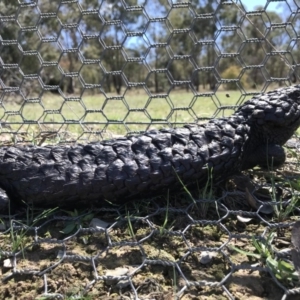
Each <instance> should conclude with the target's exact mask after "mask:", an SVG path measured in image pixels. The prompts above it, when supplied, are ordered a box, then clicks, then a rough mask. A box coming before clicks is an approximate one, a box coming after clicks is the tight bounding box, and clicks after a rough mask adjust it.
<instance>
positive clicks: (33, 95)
mask: <svg viewBox="0 0 300 300" xmlns="http://www.w3.org/2000/svg"><path fill="white" fill-rule="evenodd" d="M248 6H249V7H250V9H249V8H248ZM299 30H300V7H299V4H297V2H296V1H293V0H285V1H278V0H276V1H275V0H274V1H262V2H261V6H257V7H252V4H251V1H238V0H232V1H208V0H207V1H193V0H192V1H171V0H169V1H168V0H151V1H150V0H148V1H147V0H144V1H142V0H141V1H139V0H137V1H134V0H133V1H131V0H129V1H125V0H122V1H113V0H107V1H100V0H90V1H87V0H54V1H46V0H41V1H30V0H28V1H26V0H24V1H16V0H2V2H0V37H1V41H0V63H1V65H0V85H1V88H0V97H1V98H0V99H1V100H0V125H1V132H2V134H1V136H0V137H1V142H2V144H10V143H25V142H30V143H35V144H39V145H44V144H49V143H58V142H64V143H65V142H74V141H80V142H88V141H94V140H100V139H103V138H109V137H113V136H118V135H120V134H121V135H123V134H126V133H134V132H140V131H145V130H147V129H149V128H157V127H166V126H180V124H186V123H191V122H201V121H202V120H206V119H209V118H211V117H217V116H227V115H229V114H231V113H232V112H233V111H234V109H235V108H236V107H237V106H238V105H240V104H241V103H243V102H244V101H245V100H246V99H248V98H250V97H251V96H252V95H255V94H257V93H259V92H261V91H266V90H267V89H271V88H274V87H277V86H280V85H290V84H291V83H293V82H296V81H297V80H298V79H299V72H298V68H299V64H300V56H299V55H300V52H299V45H300V36H299ZM241 194H243V193H241ZM241 194H238V193H237V192H228V191H227V192H226V193H225V195H223V196H222V197H220V198H218V199H216V200H208V202H211V203H212V204H213V206H214V207H215V210H216V211H217V212H218V214H214V216H213V218H211V219H210V218H208V217H207V215H206V214H205V213H203V211H205V207H206V202H207V201H206V202H205V200H203V199H202V200H197V201H195V202H194V203H192V204H188V205H187V204H186V203H185V202H184V203H185V205H184V207H181V206H180V205H178V206H177V205H176V204H169V203H168V202H167V203H164V204H163V205H162V204H161V203H156V202H155V201H150V202H145V204H139V205H141V206H142V209H141V207H140V206H139V205H137V204H136V205H133V207H130V209H129V208H128V207H127V206H126V207H125V208H124V207H122V208H116V209H100V210H94V211H93V216H94V215H96V214H97V212H98V213H100V212H102V213H103V211H104V213H105V216H104V219H106V220H110V221H111V220H114V221H113V222H109V224H108V225H107V226H102V225H101V226H98V225H97V226H96V225H93V224H90V226H89V227H88V228H83V227H82V224H85V223H82V222H83V220H85V219H84V218H85V216H86V215H76V213H75V215H74V212H72V213H70V212H69V213H70V214H71V216H70V217H61V216H58V215H56V216H55V217H54V218H49V219H47V221H45V222H44V223H41V224H40V223H39V224H38V225H36V224H37V223H38V221H40V219H43V217H44V216H42V217H41V216H40V217H39V218H36V217H32V222H31V223H30V225H31V226H28V225H29V224H27V225H24V224H23V223H20V221H16V220H15V218H10V223H9V229H8V230H7V231H3V234H2V235H1V239H2V241H5V240H6V241H8V240H9V239H7V236H9V237H10V241H11V245H7V247H3V243H1V245H2V246H1V247H2V249H1V252H0V255H1V261H2V260H3V259H4V258H9V261H10V262H9V263H8V264H9V265H10V266H8V269H9V272H8V273H5V272H6V269H5V271H3V274H4V273H5V274H4V275H3V280H4V282H7V280H9V278H11V277H12V276H14V277H16V276H18V275H24V274H29V275H31V276H32V278H31V280H32V281H31V282H35V281H34V280H35V275H39V276H42V275H43V276H44V280H43V282H42V283H39V286H37V287H36V289H35V294H34V293H33V294H32V295H35V296H36V295H37V294H38V293H40V294H42V295H43V296H47V297H63V294H68V293H67V291H66V289H64V286H65V285H66V277H68V276H70V274H69V273H70V272H71V273H72V272H73V273H72V274H73V277H76V278H77V279H78V280H79V281H82V282H81V284H79V285H78V283H77V282H76V281H75V282H73V283H72V284H73V285H74V286H75V285H78V286H82V288H83V290H81V291H78V290H77V289H75V290H74V293H73V295H75V294H76V295H77V294H80V293H89V292H90V291H92V293H96V292H95V291H94V290H93V287H96V288H97V289H98V290H100V291H102V292H99V291H98V292H99V293H98V294H97V295H96V294H95V295H96V296H95V297H96V298H97V297H98V298H97V299H100V298H101V297H104V294H106V293H108V290H109V289H108V288H107V286H113V287H114V289H115V290H117V291H118V293H119V294H120V295H122V294H123V293H124V296H127V297H129V296H130V297H132V298H136V299H137V298H139V299H146V298H147V297H148V298H149V297H150V296H149V295H150V294H151V295H152V298H153V297H156V296H157V297H162V295H167V294H168V295H175V296H177V297H181V296H184V295H187V296H186V297H187V298H186V299H188V297H192V295H193V294H194V295H195V294H197V293H198V294H199V295H205V293H206V291H207V290H206V288H207V287H208V288H210V289H213V290H215V289H216V290H218V289H219V294H218V293H217V294H214V295H215V297H217V296H216V295H220V293H224V294H225V295H227V297H229V298H233V294H234V293H233V289H232V286H230V284H229V283H228V282H230V280H231V284H234V280H233V279H232V278H235V280H237V278H238V276H244V275H245V273H239V272H240V271H243V270H250V271H257V270H258V271H261V272H266V273H269V274H270V276H271V278H272V279H273V281H274V282H275V283H276V285H277V286H278V287H279V288H280V289H282V290H283V294H284V296H283V298H285V297H286V296H287V295H290V294H297V293H299V289H297V288H292V286H291V282H290V281H288V284H286V285H285V284H283V283H282V281H280V280H279V279H278V276H277V275H278V274H275V273H274V270H272V269H271V268H270V266H262V265H259V264H258V265H249V264H244V263H243V264H241V262H240V261H239V260H238V259H235V256H234V255H233V253H232V251H231V250H230V248H229V245H230V244H234V243H235V242H234V241H235V239H236V240H241V239H242V238H244V239H245V240H247V241H248V243H249V241H250V242H251V238H250V236H251V232H250V233H248V234H239V233H238V231H234V230H233V229H232V228H231V223H230V222H231V221H230V220H232V218H235V216H237V215H242V216H248V217H251V218H254V219H258V220H260V221H262V224H264V225H266V227H265V228H263V230H261V228H260V229H259V230H258V232H257V236H256V238H257V239H258V240H264V241H266V240H267V241H269V240H268V239H267V236H268V231H270V230H271V229H274V228H276V229H277V230H280V229H283V228H289V227H290V226H291V223H287V222H278V223H274V222H271V221H270V220H268V219H266V218H263V217H262V216H261V214H260V209H261V207H259V208H257V209H256V210H254V211H252V212H247V211H240V210H239V209H237V210H234V209H232V206H230V205H229V206H228V205H225V204H226V201H227V204H228V197H230V196H231V195H232V196H236V195H241ZM243 195H244V194H243ZM241 197H242V196H241ZM204 198H205V197H204ZM224 199H225V204H224V201H223V200H224ZM226 199H227V200H226ZM183 201H185V200H183ZM235 201H236V199H235ZM164 205H165V206H164ZM271 205H274V202H272V203H271ZM275 205H276V203H275ZM198 206H200V207H201V211H200V215H199V214H198V213H199V211H198V210H197V209H195V207H198ZM228 207H231V209H229V208H228ZM129 210H130V213H129ZM197 212H198V213H197ZM297 212H298V210H297V209H296V213H297ZM88 216H91V214H88ZM10 217H11V216H10ZM168 217H169V218H170V217H172V218H174V222H173V223H172V225H170V226H165V225H166V223H165V222H166V221H168ZM3 220H4V221H5V220H6V219H5V216H3ZM93 220H94V222H96V221H95V219H93ZM52 222H55V224H56V225H55V226H57V228H60V226H61V227H62V228H63V233H64V234H65V235H63V237H62V235H59V234H58V229H57V230H56V233H55V232H52V231H51V223H52ZM159 222H162V223H163V224H164V225H163V226H159V225H158V223H159ZM4 223H5V222H4ZM60 223H62V225H61V224H60ZM65 223H67V226H69V227H68V228H67V227H64V226H65ZM162 223H160V224H162ZM49 224H50V225H49ZM105 227H107V228H105ZM45 228H46V230H45ZM66 228H67V229H66ZM70 228H71V229H72V230H74V229H76V228H77V231H75V233H74V232H73V231H72V230H71V231H72V234H70V232H71V231H70V232H69V231H68V229H70ZM230 228H231V229H232V232H231V231H230V230H229V229H230ZM30 232H32V233H33V234H32V235H29V236H27V233H30ZM208 232H209V233H208ZM220 232H221V233H220ZM233 232H234V233H233ZM25 233H26V241H25V242H24V241H23V239H25ZM216 236H218V237H216ZM20 237H22V241H19V240H18V238H20ZM212 237H213V238H212ZM74 240H75V241H76V242H77V244H76V243H73V242H72V241H74ZM23 243H24V244H23ZM75 244H76V245H75ZM250 244H251V243H250ZM53 245H54V246H53ZM95 245H97V247H95ZM93 247H95V249H94V248H93ZM34 248H38V251H39V252H41V253H43V252H44V253H49V254H50V255H52V259H51V260H50V261H49V260H47V259H46V257H44V256H43V255H42V256H40V257H38V258H35V260H34V258H33V256H34V253H35V252H34ZM174 248H176V251H175V252H174V251H172V249H173V250H174ZM58 250H60V251H58ZM76 250H77V251H76ZM55 253H56V255H57V254H58V255H57V257H56V258H55V257H54V256H53V255H55ZM274 253H275V254H274V255H275V256H276V258H278V257H283V256H284V257H286V256H287V257H289V255H290V252H289V251H286V252H284V251H283V252H279V251H276V250H274ZM125 254H126V255H125ZM133 257H135V259H133ZM205 257H206V258H207V260H208V261H207V262H205ZM36 260H38V262H37V261H36ZM33 261H35V262H36V263H35V264H32V262H33ZM5 262H6V263H7V260H6V261H5ZM26 262H27V264H26ZM82 263H84V266H82ZM221 265H222V266H221ZM61 266H64V267H63V268H70V269H69V271H66V273H64V272H63V270H62V269H61V268H62V267H61ZM73 266H75V267H76V268H78V269H80V270H81V272H82V276H80V274H77V273H76V272H77V271H76V270H75V269H74V267H73ZM214 266H217V268H219V269H220V270H219V272H216V270H214ZM121 267H122V268H121ZM105 268H107V269H114V270H113V271H108V270H105ZM203 269H205V271H201V270H203ZM55 270H56V271H55ZM57 270H58V271H57ZM87 270H88V271H87ZM55 272H57V273H56V274H55ZM59 272H62V273H59ZM89 272H92V273H93V275H92V276H91V275H90V273H89ZM161 272H163V274H165V276H167V275H166V274H167V273H168V272H171V273H172V275H171V279H172V280H171V281H172V283H168V284H169V285H168V284H167V283H166V282H163V279H162V278H161V277H159V274H160V273H161ZM235 273H237V274H239V275H237V276H234V274H235ZM87 274H88V275H87ZM149 274H150V275H149ZM153 274H155V275H156V276H154V275H153ZM51 276H53V277H54V278H55V276H58V277H60V276H63V277H64V279H62V280H61V281H60V280H58V281H55V280H56V279H53V280H52V279H51ZM84 276H85V277H84ZM143 276H144V277H143ZM149 276H153V278H149ZM172 276H173V278H172ZM252 279H253V278H252ZM253 280H254V279H253ZM84 281H85V282H86V284H85V285H84V284H83V282H84ZM162 282H163V284H161V283H162ZM164 284H165V285H166V287H164V286H163V285H164ZM257 284H259V283H257ZM41 286H42V287H41ZM74 286H73V287H74ZM167 286H169V289H168V288H167ZM260 287H261V289H262V290H263V291H258V290H257V289H253V290H252V292H253V294H255V293H258V294H259V293H260V294H261V295H263V293H265V292H266V290H264V287H263V286H262V285H261V286H260ZM42 288H43V289H44V291H42V290H41V289H42ZM27 292H28V291H27ZM1 293H2V295H6V297H11V296H12V292H8V291H7V289H6V290H5V291H3V290H2V291H1ZM5 293H6V294H5ZM69 293H70V292H69ZM250 294H251V293H250ZM15 295H17V297H18V295H19V294H17V292H16V294H15ZM155 295H156V296H155ZM159 295H160V296H159ZM273 295H274V294H273ZM19 296H20V295H19ZM35 296H34V297H35ZM258 296H259V295H258ZM274 297H275V296H274ZM274 297H273V298H274ZM276 297H277V295H276ZM148 298H147V299H148ZM274 299H275V298H274Z"/></svg>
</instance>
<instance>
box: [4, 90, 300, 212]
mask: <svg viewBox="0 0 300 300" xmlns="http://www.w3.org/2000/svg"><path fill="white" fill-rule="evenodd" d="M299 125H300V85H298V86H293V87H288V88H281V89H277V90H274V91H272V92H268V93H266V94H261V95H258V96H255V97H254V98H252V99H251V100H249V101H247V102H246V103H245V104H243V105H242V106H241V107H240V108H239V109H238V110H237V111H236V113H234V114H233V115H232V116H231V117H228V118H220V119H213V120H211V121H209V122H208V123H206V124H204V125H196V124H193V125H186V126H184V127H182V128H176V129H162V130H152V131H148V132H146V133H145V134H142V135H136V136H128V137H124V138H119V139H113V140H108V141H103V142H99V143H90V144H87V145H75V146H61V145H57V146H43V147H37V146H27V147H19V146H15V147H2V148H0V188H1V189H3V190H1V189H0V207H1V205H2V208H3V207H6V206H7V202H8V201H9V199H10V200H11V201H12V202H20V200H24V201H25V202H27V203H33V204H34V206H69V207H70V204H72V205H75V204H76V205H77V204H81V205H85V204H87V205H91V204H93V205H99V204H100V205H101V203H103V200H104V199H107V200H109V201H112V202H125V201H127V200H129V199H131V198H134V199H142V198H143V197H149V196H151V195H156V194H159V193H161V192H162V191H165V190H166V189H168V188H170V190H171V191H174V190H176V187H180V184H179V180H178V177H177V176H179V177H180V178H181V179H182V180H183V182H185V183H187V184H189V183H191V182H195V181H198V182H200V184H201V183H206V181H207V176H208V169H209V168H210V169H211V170H212V172H213V179H214V180H220V179H224V178H226V177H227V176H229V175H231V174H234V173H237V172H239V171H241V170H244V169H247V168H252V167H254V166H255V165H261V166H266V165H268V164H269V165H271V164H272V165H273V166H278V165H280V164H282V163H283V162H284V160H285V153H284V150H283V148H282V147H281V146H282V145H283V144H284V143H285V142H286V141H287V140H288V139H289V138H290V137H291V136H292V134H293V133H294V132H295V130H296V129H297V128H298V126H299ZM175 172H176V173H177V175H176V174H175Z"/></svg>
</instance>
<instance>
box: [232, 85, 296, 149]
mask: <svg viewBox="0 0 300 300" xmlns="http://www.w3.org/2000/svg"><path fill="white" fill-rule="evenodd" d="M236 115H239V116H241V115H242V116H243V118H245V120H246V121H245V122H246V123H247V124H248V125H249V126H250V130H251V131H252V134H254V135H255V136H256V137H255V138H257V139H258V140H259V141H261V142H265V141H268V143H274V144H278V145H283V144H284V143H285V142H286V141H287V140H288V139H289V138H290V137H291V136H292V135H293V133H294V132H295V131H296V130H297V128H298V127H299V126H300V85H295V86H291V87H286V88H279V89H277V90H273V91H270V92H267V93H265V94H260V95H257V96H255V97H253V98H252V99H251V100H248V101H247V102H245V103H244V105H242V106H241V107H240V108H239V109H238V110H237V112H236Z"/></svg>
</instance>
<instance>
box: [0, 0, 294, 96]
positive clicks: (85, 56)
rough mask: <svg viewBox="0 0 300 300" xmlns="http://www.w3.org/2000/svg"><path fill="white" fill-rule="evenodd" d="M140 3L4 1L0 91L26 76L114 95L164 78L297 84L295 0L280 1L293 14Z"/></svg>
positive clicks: (198, 2)
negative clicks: (284, 3)
mask: <svg viewBox="0 0 300 300" xmlns="http://www.w3.org/2000/svg"><path fill="white" fill-rule="evenodd" d="M140 2H141V1H134V0H129V1H118V0H107V1H100V0H80V1H78V2H72V1H71V2H70V3H68V2H61V1H58V0H54V1H48V0H40V1H39V2H38V5H35V4H34V3H31V2H29V1H28V3H27V2H26V1H25V2H24V1H23V4H22V5H21V4H19V1H17V0H4V1H1V3H0V16H1V22H0V36H1V41H0V62H1V65H0V79H1V86H2V87H4V86H7V87H16V88H17V87H18V86H20V84H22V82H24V75H25V77H26V76H27V77H28V76H29V77H30V76H33V77H34V76H37V78H39V80H40V81H41V82H40V84H42V85H44V86H45V87H46V89H49V90H50V91H53V92H56V91H58V88H60V89H61V90H63V91H64V92H65V93H70V94H72V93H76V92H78V91H79V90H80V89H81V88H83V87H87V88H88V87H91V88H92V87H95V88H100V87H101V88H102V89H103V90H104V91H105V92H108V93H109V92H116V93H117V94H120V93H121V91H122V87H123V86H125V85H126V86H142V85H144V84H146V86H147V87H148V88H149V90H151V91H153V92H155V93H160V92H165V91H166V90H167V89H168V88H169V86H170V82H172V83H173V84H175V85H176V86H178V87H179V88H190V87H191V86H192V88H193V89H195V90H197V91H199V90H201V89H203V90H208V89H214V87H215V85H216V83H217V82H220V81H221V80H222V79H236V81H234V80H233V81H232V82H229V83H228V84H225V85H224V86H225V87H227V88H230V89H234V88H236V87H237V84H240V85H242V86H243V87H244V88H254V87H256V86H259V85H261V84H263V83H264V82H265V81H267V80H277V81H278V82H279V84H281V83H282V82H283V81H284V80H286V79H289V80H291V81H293V82H295V81H297V79H298V73H297V67H298V65H299V61H300V51H299V41H298V35H297V32H299V29H300V24H299V20H300V19H299V16H297V14H296V13H295V11H296V8H295V7H293V3H294V2H293V1H289V0H287V2H286V4H289V6H288V7H290V9H291V11H288V10H287V11H284V13H283V12H282V11H283V10H278V11H277V12H276V11H273V10H267V11H265V10H264V8H263V7H262V6H261V7H257V8H256V12H253V13H247V14H246V15H245V13H244V11H243V8H241V9H239V8H238V7H237V6H236V5H234V4H231V5H229V4H228V3H227V4H226V3H224V4H222V2H221V4H218V1H210V0H191V1H190V2H189V5H186V4H180V3H177V1H173V2H172V3H171V1H167V0H153V1H144V2H143V3H140ZM26 3H27V5H26ZM30 3H31V4H30ZM137 4H141V5H142V6H139V5H137ZM294 5H295V4H294ZM293 11H294V13H293ZM18 66H19V67H20V69H21V71H20V70H19V69H18ZM237 82H239V83H237ZM29 88H34V87H29Z"/></svg>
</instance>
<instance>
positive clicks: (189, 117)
mask: <svg viewBox="0 0 300 300" xmlns="http://www.w3.org/2000/svg"><path fill="white" fill-rule="evenodd" d="M205 92H206V91H205ZM113 97H116V95H114V94H107V95H106V97H105V96H104V95H103V94H98V95H95V94H94V95H89V94H83V95H82V96H81V97H80V96H79V95H78V96H76V95H74V96H72V97H71V98H69V100H68V101H65V100H64V98H63V97H62V96H60V95H55V94H51V93H48V92H47V93H44V94H42V96H41V100H40V101H35V103H33V101H32V102H30V101H29V102H28V103H25V102H22V101H20V99H19V102H18V103H17V102H15V100H14V99H13V98H6V99H4V100H3V106H2V107H1V108H0V116H2V117H1V120H2V121H3V122H7V123H9V125H10V127H11V130H12V131H18V132H27V133H28V134H29V135H31V136H32V140H34V138H35V137H36V136H37V132H39V131H41V130H42V131H53V132H55V131H59V132H61V133H63V132H65V131H68V132H70V133H71V134H74V135H81V134H83V133H84V132H91V131H92V132H101V131H106V132H109V133H111V134H112V135H124V134H126V133H127V132H139V131H144V130H147V129H149V128H162V127H167V126H171V125H172V124H175V125H176V124H177V126H180V124H184V123H192V122H195V121H198V120H201V119H207V118H211V117H220V116H228V115H230V114H232V113H233V111H234V110H233V109H229V108H228V107H231V106H234V105H236V104H237V103H238V104H239V103H241V102H243V101H244V100H245V99H244V98H246V97H243V96H241V93H240V92H238V91H230V92H228V91H218V92H217V93H216V94H215V95H211V96H207V94H206V96H201V95H197V96H195V95H194V94H193V93H191V92H186V91H182V90H178V91H175V92H174V91H171V92H170V93H169V94H168V95H167V96H166V95H161V96H157V95H156V96H155V97H152V98H151V97H150V96H149V95H148V94H147V93H146V92H145V91H144V90H143V89H138V90H135V91H131V90H128V91H126V92H125V94H124V98H121V97H118V98H113ZM248 98H249V96H248V97H247V99H248ZM24 121H26V122H27V124H24ZM36 122H38V123H39V124H40V125H37V124H35V123H36ZM51 123H52V124H51ZM72 123H73V124H72ZM74 123H77V124H74ZM39 126H40V128H39Z"/></svg>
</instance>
